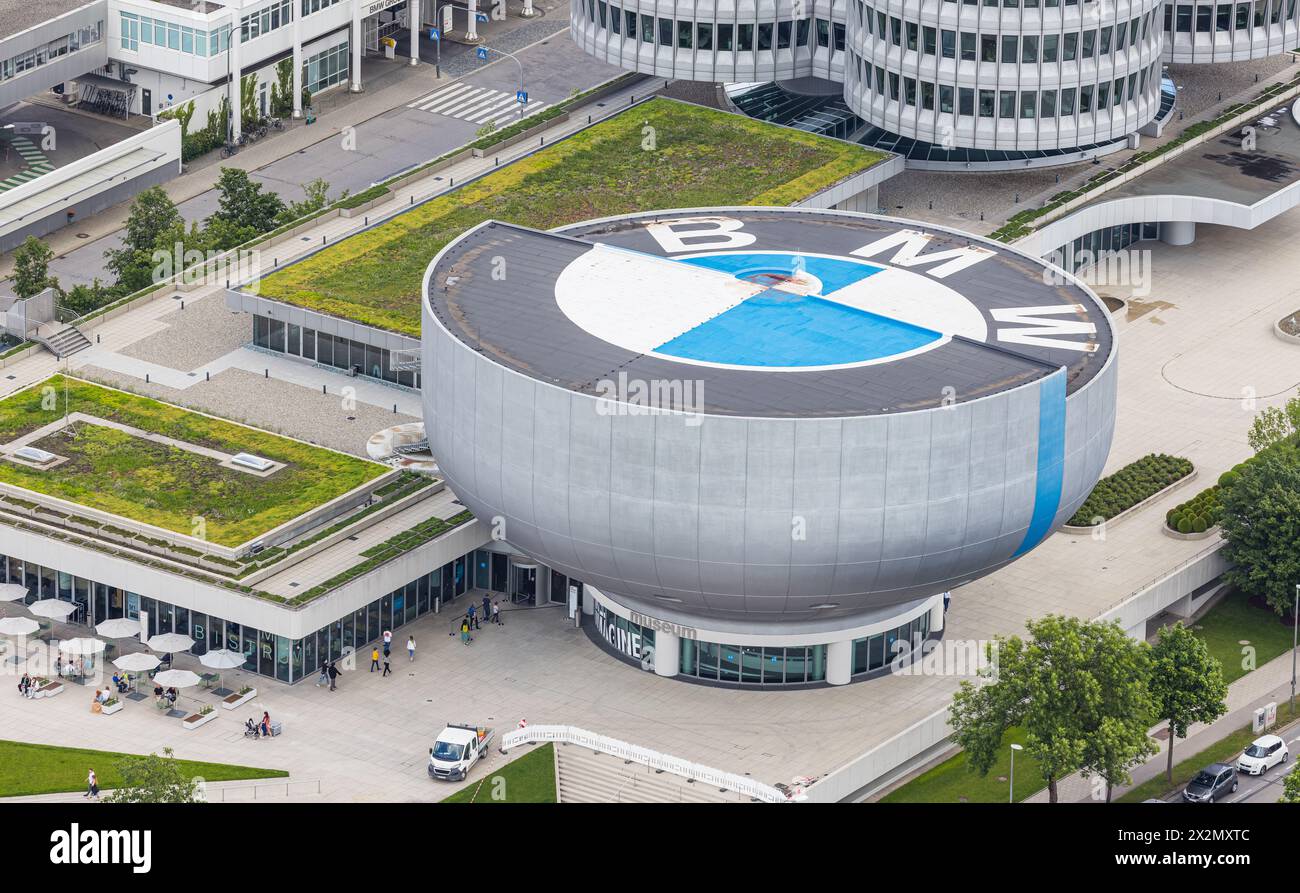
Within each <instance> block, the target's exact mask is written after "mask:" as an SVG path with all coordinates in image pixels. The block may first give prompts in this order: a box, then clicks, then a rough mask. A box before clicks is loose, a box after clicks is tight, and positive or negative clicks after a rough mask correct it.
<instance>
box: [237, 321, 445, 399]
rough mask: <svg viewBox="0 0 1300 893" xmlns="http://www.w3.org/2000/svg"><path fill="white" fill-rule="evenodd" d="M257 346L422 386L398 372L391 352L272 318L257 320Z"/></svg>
mask: <svg viewBox="0 0 1300 893" xmlns="http://www.w3.org/2000/svg"><path fill="white" fill-rule="evenodd" d="M253 344H254V346H256V347H261V348H265V349H266V350H273V351H275V352H276V353H283V354H288V355H289V356H294V357H302V358H303V359H306V360H313V361H315V362H316V363H317V364H318V365H321V366H333V367H334V368H335V369H344V370H348V371H351V370H352V369H356V371H357V374H358V375H364V376H366V377H367V378H377V379H379V380H381V381H386V382H389V383H390V384H396V385H402V386H403V387H408V388H418V387H419V386H420V375H419V373H418V372H397V371H394V369H393V368H392V354H391V352H390V351H389V350H388V349H387V348H382V347H374V346H373V345H369V344H362V343H361V342H360V341H353V340H351V339H349V338H340V337H338V336H337V335H327V334H326V333H324V332H318V331H316V330H315V329H308V328H305V327H303V326H296V325H293V324H291V323H286V322H285V321H284V320H280V319H272V318H271V317H269V316H254V317H253Z"/></svg>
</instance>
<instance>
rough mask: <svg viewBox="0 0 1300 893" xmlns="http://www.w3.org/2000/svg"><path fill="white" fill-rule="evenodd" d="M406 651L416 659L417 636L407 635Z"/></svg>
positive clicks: (412, 658)
mask: <svg viewBox="0 0 1300 893" xmlns="http://www.w3.org/2000/svg"><path fill="white" fill-rule="evenodd" d="M406 653H407V654H409V655H410V656H411V660H412V661H414V660H415V636H407V637H406Z"/></svg>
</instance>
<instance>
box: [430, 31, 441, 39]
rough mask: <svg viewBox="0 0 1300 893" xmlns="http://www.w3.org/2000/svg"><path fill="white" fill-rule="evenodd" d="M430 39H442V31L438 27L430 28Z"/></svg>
mask: <svg viewBox="0 0 1300 893" xmlns="http://www.w3.org/2000/svg"><path fill="white" fill-rule="evenodd" d="M429 39H430V40H442V32H441V31H439V30H438V29H437V28H430V29H429Z"/></svg>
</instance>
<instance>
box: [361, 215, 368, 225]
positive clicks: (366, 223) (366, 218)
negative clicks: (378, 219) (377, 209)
mask: <svg viewBox="0 0 1300 893" xmlns="http://www.w3.org/2000/svg"><path fill="white" fill-rule="evenodd" d="M362 219H363V220H365V223H363V224H361V225H362V226H369V225H370V215H369V214H367V215H366V216H365V217H364V218H362Z"/></svg>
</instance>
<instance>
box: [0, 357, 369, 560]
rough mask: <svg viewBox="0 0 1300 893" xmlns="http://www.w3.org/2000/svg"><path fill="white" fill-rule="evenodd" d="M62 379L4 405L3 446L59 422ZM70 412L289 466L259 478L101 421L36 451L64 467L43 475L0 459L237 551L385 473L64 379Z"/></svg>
mask: <svg viewBox="0 0 1300 893" xmlns="http://www.w3.org/2000/svg"><path fill="white" fill-rule="evenodd" d="M63 384H64V381H63V377H62V376H59V375H55V376H53V377H52V378H49V379H46V380H45V381H43V382H40V383H38V384H35V385H32V386H31V387H29V388H27V389H25V390H23V391H19V392H18V393H17V394H14V395H13V396H11V397H9V398H8V399H6V400H4V401H0V443H7V442H9V441H11V440H13V439H14V438H16V437H19V436H21V435H23V434H25V433H28V432H30V431H33V430H35V429H37V428H40V427H42V426H44V425H47V424H49V423H50V422H54V421H57V420H58V419H59V418H60V417H62V415H63V412H64V387H63ZM67 406H68V408H69V410H70V411H72V412H82V413H86V414H88V415H92V416H96V417H99V418H103V419H108V420H111V421H116V422H120V423H122V424H126V425H131V426H133V427H136V428H139V429H141V430H144V431H148V432H152V433H157V434H162V435H166V436H167V437H171V438H174V439H176V440H179V441H183V442H185V443H191V444H195V445H198V446H203V447H208V448H211V449H216V450H220V451H222V452H224V453H231V454H233V453H239V452H249V453H253V454H255V455H258V456H263V457H266V458H268V459H272V460H275V461H278V462H283V463H285V467H284V468H281V469H280V470H279V471H276V472H275V473H274V474H272V475H270V476H269V477H265V478H262V477H257V476H255V475H251V474H246V473H244V472H241V471H234V470H232V469H228V468H223V467H221V465H220V463H219V462H218V461H217V460H216V459H210V458H208V457H205V456H202V455H200V454H197V453H193V452H190V451H187V450H182V449H179V448H177V447H173V446H170V445H167V444H159V443H154V442H152V441H146V440H143V439H141V438H139V437H137V436H135V435H133V434H130V433H127V432H123V431H119V430H117V429H115V428H107V427H105V426H102V425H93V424H90V425H74V426H73V427H72V431H73V433H74V435H75V436H73V437H69V436H68V435H67V434H66V433H65V432H63V431H61V432H57V433H55V434H53V435H51V436H47V437H45V438H43V439H42V440H41V441H40V443H39V445H40V447H41V448H43V449H46V450H49V451H50V452H52V453H55V454H57V455H60V456H65V457H67V458H68V460H69V461H67V462H65V463H63V464H61V465H58V466H54V467H51V468H48V469H44V470H42V469H36V468H29V467H27V466H23V465H19V464H17V463H15V462H7V461H0V481H4V482H5V483H8V484H13V485H15V486H18V487H23V488H25V489H27V490H33V491H35V492H38V493H43V494H46V495H49V496H55V497H58V498H60V499H66V500H68V501H69V502H75V503H77V504H79V505H83V506H87V507H90V508H96V509H100V510H101V511H106V512H111V513H112V514H115V515H120V516H122V517H124V518H130V519H132V520H135V521H143V522H145V523H148V524H153V525H155V526H158V527H162V528H165V529H167V530H170V531H173V532H176V533H182V534H187V535H194V534H195V522H194V519H195V518H196V517H200V518H202V519H203V522H204V525H205V528H206V529H205V531H204V536H205V537H206V538H207V539H208V540H210V541H211V542H214V543H219V544H221V545H225V546H235V545H238V544H240V543H243V542H246V541H247V540H250V539H253V538H255V537H257V536H258V535H260V534H262V533H265V532H266V531H268V530H271V529H272V528H274V527H277V526H279V525H280V524H283V523H284V522H286V521H289V520H290V519H292V518H295V517H297V516H298V515H301V514H302V513H303V512H305V511H307V510H308V509H310V508H312V507H314V506H317V505H320V504H322V503H324V502H328V501H329V500H331V499H334V498H335V497H338V496H341V495H343V494H344V493H346V492H348V491H349V490H352V489H354V488H356V487H358V486H360V485H362V484H364V483H365V482H366V481H369V480H372V479H373V478H375V477H378V476H379V475H382V474H384V473H385V472H386V471H387V470H388V469H387V468H385V467H384V466H382V465H379V464H378V463H375V462H368V461H365V460H362V459H358V458H355V457H352V456H347V455H344V454H342V453H336V452H334V451H332V450H325V449H321V448H318V447H313V446H310V445H308V444H305V443H300V442H298V441H294V440H289V439H288V438H285V437H280V436H278V435H275V434H270V433H268V432H265V431H258V430H255V429H252V428H246V427H244V426H242V425H236V424H234V423H233V422H227V421H223V420H221V419H215V418H212V417H210V416H205V415H200V414H198V413H194V412H189V411H188V410H185V409H181V408H180V407H176V406H168V405H166V404H163V403H159V402H157V401H155V400H150V399H147V398H145V397H138V396H136V395H134V394H128V393H125V392H122V391H115V390H112V389H110V388H104V387H100V386H98V385H95V384H91V383H89V382H85V381H79V380H77V379H68V387H67Z"/></svg>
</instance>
